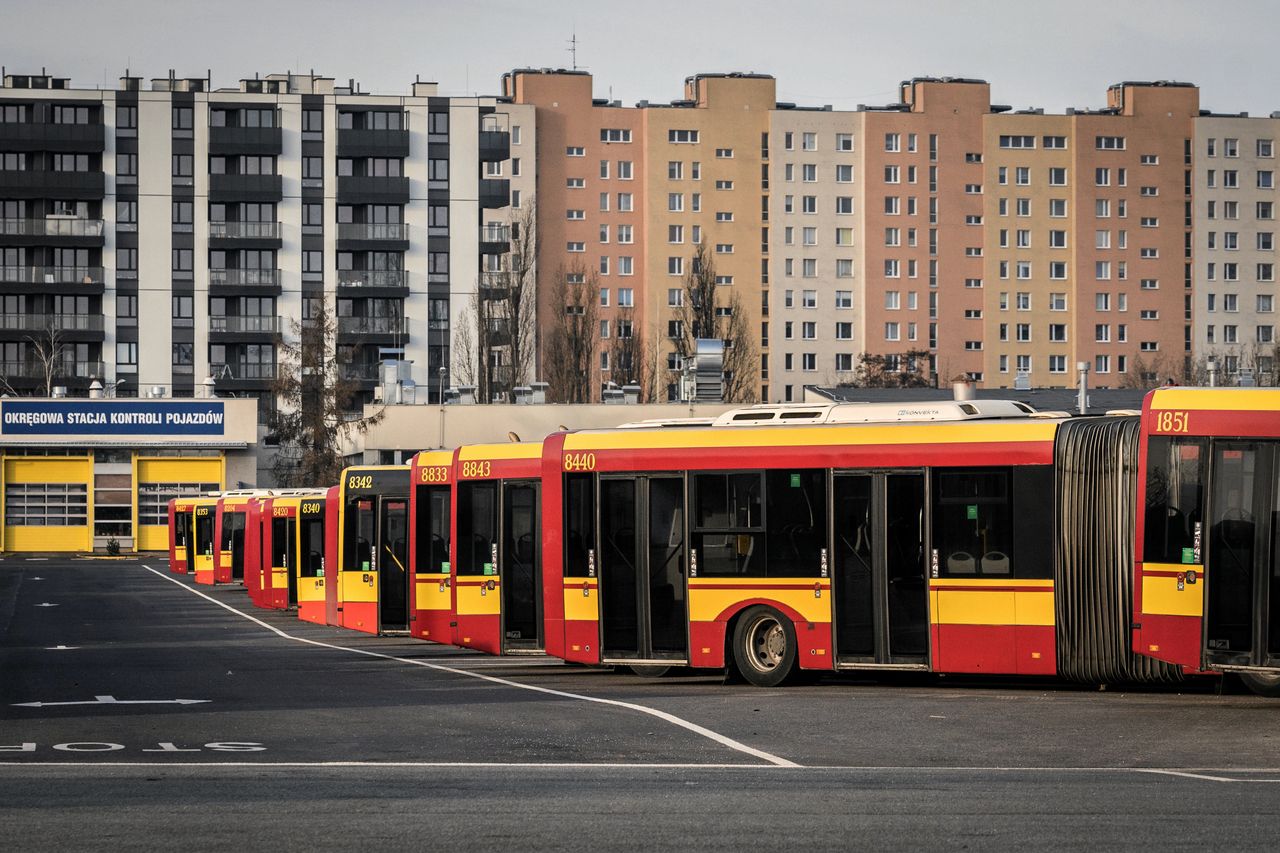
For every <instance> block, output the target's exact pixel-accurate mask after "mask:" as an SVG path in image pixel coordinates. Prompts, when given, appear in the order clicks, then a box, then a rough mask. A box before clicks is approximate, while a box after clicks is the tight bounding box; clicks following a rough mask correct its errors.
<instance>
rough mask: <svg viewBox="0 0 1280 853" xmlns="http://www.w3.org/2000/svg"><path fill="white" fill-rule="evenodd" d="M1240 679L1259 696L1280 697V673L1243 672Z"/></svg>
mask: <svg viewBox="0 0 1280 853" xmlns="http://www.w3.org/2000/svg"><path fill="white" fill-rule="evenodd" d="M1240 680H1241V681H1243V682H1244V686H1245V687H1248V688H1249V689H1250V690H1252V691H1253V692H1254V693H1257V694H1258V695H1259V696H1266V697H1267V698H1268V699H1280V673H1274V672H1268V673H1261V672H1242V673H1240Z"/></svg>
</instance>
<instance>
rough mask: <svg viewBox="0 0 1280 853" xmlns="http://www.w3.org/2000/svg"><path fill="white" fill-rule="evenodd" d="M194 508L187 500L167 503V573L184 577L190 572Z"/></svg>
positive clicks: (177, 499)
mask: <svg viewBox="0 0 1280 853" xmlns="http://www.w3.org/2000/svg"><path fill="white" fill-rule="evenodd" d="M194 533H195V506H194V505H193V504H192V502H191V501H190V500H189V499H183V498H175V499H173V500H171V501H169V571H170V572H172V573H173V574H176V575H185V574H187V572H189V571H192V568H191V557H192V553H193V550H194V539H193V536H194Z"/></svg>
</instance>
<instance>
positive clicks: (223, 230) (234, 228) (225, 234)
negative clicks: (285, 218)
mask: <svg viewBox="0 0 1280 853" xmlns="http://www.w3.org/2000/svg"><path fill="white" fill-rule="evenodd" d="M209 239H210V240H279V239H280V223H279V222H210V223H209Z"/></svg>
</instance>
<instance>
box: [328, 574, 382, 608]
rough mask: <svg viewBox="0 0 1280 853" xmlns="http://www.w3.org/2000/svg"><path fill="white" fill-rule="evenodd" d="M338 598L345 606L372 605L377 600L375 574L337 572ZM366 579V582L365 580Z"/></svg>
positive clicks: (376, 578)
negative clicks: (338, 575)
mask: <svg viewBox="0 0 1280 853" xmlns="http://www.w3.org/2000/svg"><path fill="white" fill-rule="evenodd" d="M338 574H340V575H341V576H342V577H341V578H340V579H339V581H338V583H339V584H341V586H339V587H338V591H339V592H340V593H341V595H340V596H339V598H340V599H341V601H342V602H343V603H345V604H360V603H372V602H375V601H377V600H378V573H377V572H339V573H338ZM365 578H368V580H365Z"/></svg>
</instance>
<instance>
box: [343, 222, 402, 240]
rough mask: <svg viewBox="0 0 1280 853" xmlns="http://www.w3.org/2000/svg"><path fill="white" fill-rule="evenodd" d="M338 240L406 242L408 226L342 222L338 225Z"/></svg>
mask: <svg viewBox="0 0 1280 853" xmlns="http://www.w3.org/2000/svg"><path fill="white" fill-rule="evenodd" d="M338 239H339V240H399V241H407V240H408V239H409V226H408V225H403V224H401V223H398V222H396V223H392V222H369V223H364V222H344V223H340V224H339V225H338Z"/></svg>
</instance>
